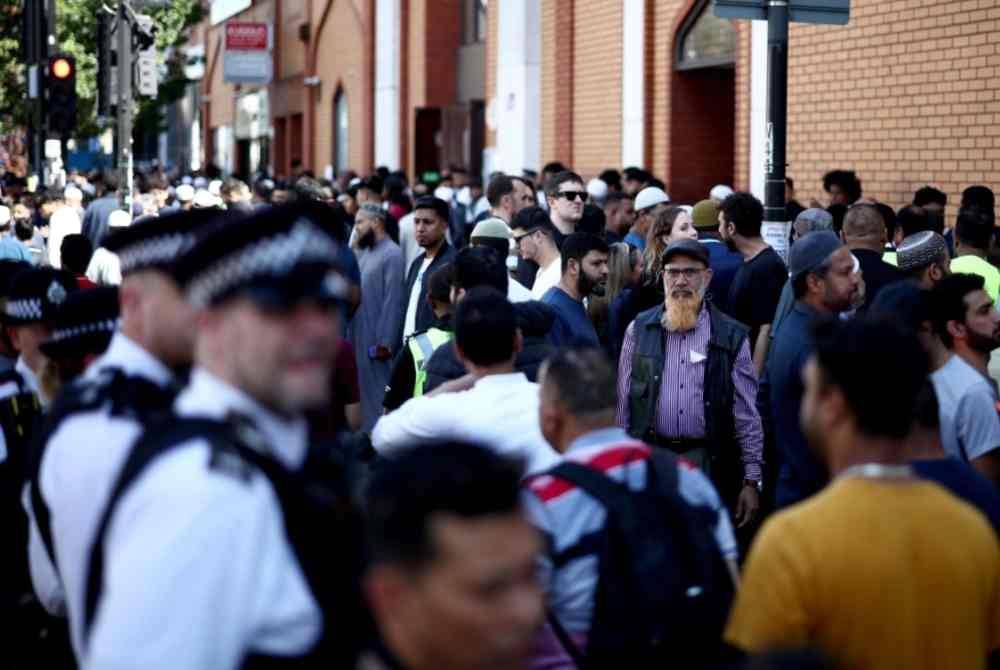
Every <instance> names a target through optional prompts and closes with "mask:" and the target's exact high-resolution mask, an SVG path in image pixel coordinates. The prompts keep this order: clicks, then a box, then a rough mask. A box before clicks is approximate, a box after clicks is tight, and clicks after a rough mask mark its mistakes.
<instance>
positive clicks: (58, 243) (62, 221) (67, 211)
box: [48, 207, 82, 269]
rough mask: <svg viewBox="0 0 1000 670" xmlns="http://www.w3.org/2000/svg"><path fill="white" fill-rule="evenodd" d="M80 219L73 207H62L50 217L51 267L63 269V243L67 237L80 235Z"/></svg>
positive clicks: (49, 251)
mask: <svg viewBox="0 0 1000 670" xmlns="http://www.w3.org/2000/svg"><path fill="white" fill-rule="evenodd" d="M81 230H82V227H81V224H80V217H79V216H77V214H76V210H74V209H73V208H72V207H60V208H59V209H57V210H56V211H55V212H53V213H52V216H51V217H49V247H48V253H49V265H51V266H52V267H54V268H57V269H61V268H62V255H61V253H62V249H61V248H62V242H63V238H64V237H66V236H67V235H79V234H80V232H81Z"/></svg>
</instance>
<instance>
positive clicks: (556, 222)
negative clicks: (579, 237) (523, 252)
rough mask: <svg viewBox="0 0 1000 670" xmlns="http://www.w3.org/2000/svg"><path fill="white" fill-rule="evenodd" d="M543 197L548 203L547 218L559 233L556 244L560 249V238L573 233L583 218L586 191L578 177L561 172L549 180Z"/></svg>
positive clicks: (567, 172) (566, 171) (572, 173)
mask: <svg viewBox="0 0 1000 670" xmlns="http://www.w3.org/2000/svg"><path fill="white" fill-rule="evenodd" d="M545 196H546V198H547V199H548V203H549V218H550V220H551V221H552V225H553V226H555V227H556V230H558V231H559V233H560V235H559V237H558V238H557V239H556V244H557V245H559V246H560V247H561V246H562V238H564V237H566V236H567V235H572V234H573V233H575V232H576V225H577V224H578V223H579V222H580V219H582V218H583V204H584V203H585V202H586V201H587V189H586V188H585V187H584V185H583V179H582V178H581V177H580V175H578V174H576V173H575V172H570V171H569V170H563V171H562V172H559V173H557V174H556V175H555V176H554V177H552V178H551V179H549V181H548V183H547V184H546V185H545Z"/></svg>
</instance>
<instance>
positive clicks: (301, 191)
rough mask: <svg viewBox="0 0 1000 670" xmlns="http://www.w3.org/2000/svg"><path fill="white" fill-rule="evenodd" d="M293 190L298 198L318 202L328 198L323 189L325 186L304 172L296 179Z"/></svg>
mask: <svg viewBox="0 0 1000 670" xmlns="http://www.w3.org/2000/svg"><path fill="white" fill-rule="evenodd" d="M292 191H293V192H294V193H295V197H296V199H298V200H313V201H316V202H322V201H324V200H326V193H325V192H324V191H323V186H322V185H321V184H320V183H319V182H318V181H316V180H315V179H313V178H312V177H307V176H305V175H304V174H303V176H301V177H299V178H298V179H297V180H296V181H295V184H294V185H293V186H292Z"/></svg>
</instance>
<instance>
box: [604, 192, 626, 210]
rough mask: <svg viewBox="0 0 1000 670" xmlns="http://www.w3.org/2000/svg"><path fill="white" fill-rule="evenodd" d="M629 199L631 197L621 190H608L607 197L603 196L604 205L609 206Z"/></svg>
mask: <svg viewBox="0 0 1000 670" xmlns="http://www.w3.org/2000/svg"><path fill="white" fill-rule="evenodd" d="M631 199H632V198H630V197H628V195H626V194H625V193H622V192H621V191H608V195H607V197H606V198H604V206H605V207H609V206H611V205H617V204H618V203H620V202H622V201H623V200H631Z"/></svg>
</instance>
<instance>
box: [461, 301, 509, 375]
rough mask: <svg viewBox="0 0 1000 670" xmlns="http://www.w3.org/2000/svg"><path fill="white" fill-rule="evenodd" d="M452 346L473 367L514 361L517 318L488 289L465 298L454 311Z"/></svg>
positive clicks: (506, 302) (507, 305) (506, 305)
mask: <svg viewBox="0 0 1000 670" xmlns="http://www.w3.org/2000/svg"><path fill="white" fill-rule="evenodd" d="M454 324H455V344H456V346H458V348H459V349H461V351H462V354H463V355H464V356H465V357H466V358H468V359H469V360H470V361H472V362H473V363H475V364H476V365H496V364H498V363H504V362H507V361H509V360H511V359H512V358H513V357H514V338H515V337H517V314H516V313H515V312H514V306H513V305H512V304H510V301H509V300H507V297H506V296H505V295H504V294H503V293H500V292H499V291H497V290H496V289H495V288H493V287H490V286H479V287H477V288H474V289H472V290H471V291H469V292H468V293H466V294H465V297H464V298H462V300H461V301H460V302H459V303H458V305H457V307H456V308H455V319H454Z"/></svg>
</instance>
